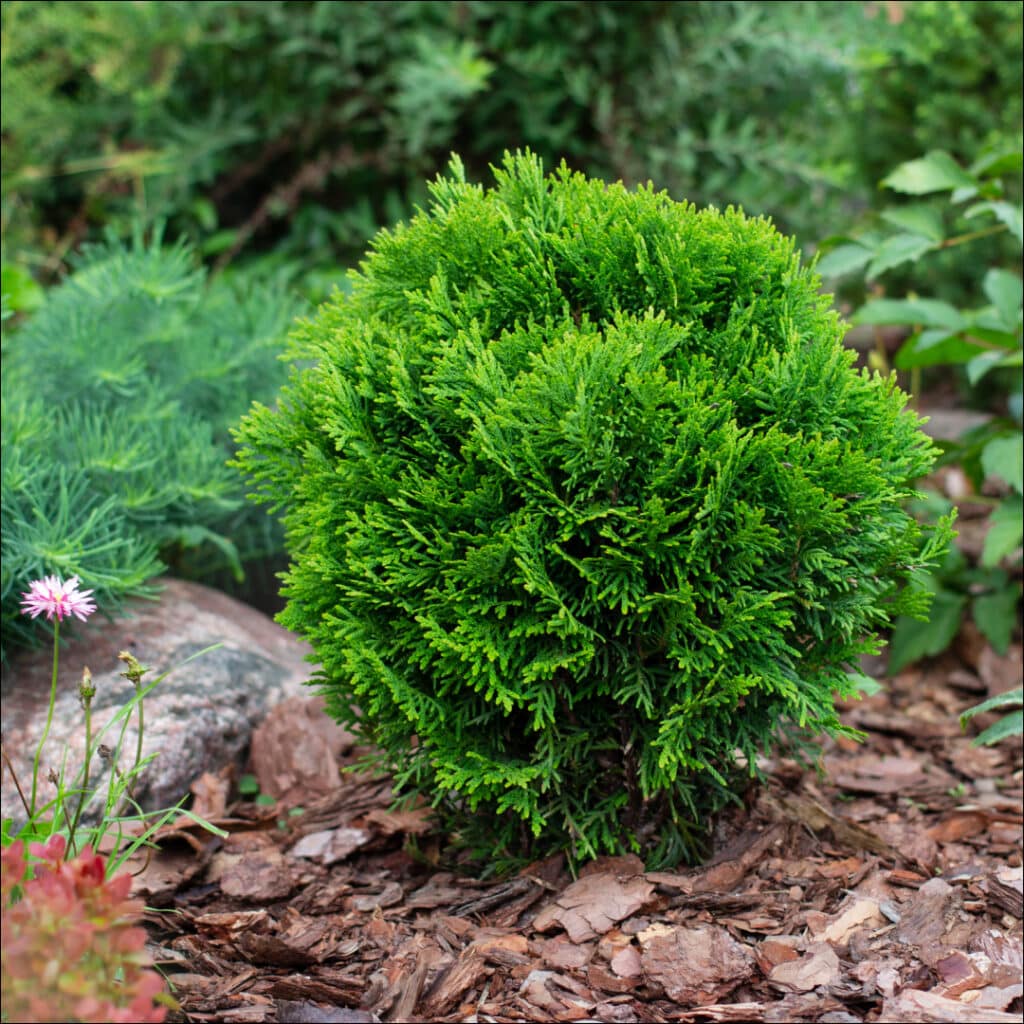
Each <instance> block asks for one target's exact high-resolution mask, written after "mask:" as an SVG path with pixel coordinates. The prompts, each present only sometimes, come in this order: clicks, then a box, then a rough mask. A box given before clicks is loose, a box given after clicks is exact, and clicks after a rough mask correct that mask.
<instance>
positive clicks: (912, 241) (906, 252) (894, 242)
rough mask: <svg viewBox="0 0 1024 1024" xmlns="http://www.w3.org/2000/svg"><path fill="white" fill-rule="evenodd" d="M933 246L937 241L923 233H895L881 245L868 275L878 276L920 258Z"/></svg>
mask: <svg viewBox="0 0 1024 1024" xmlns="http://www.w3.org/2000/svg"><path fill="white" fill-rule="evenodd" d="M933 248H935V243H934V242H933V241H932V240H931V239H929V238H924V237H922V236H921V235H906V234H905V235H893V236H892V237H891V238H887V239H886V240H885V241H884V242H883V243H882V244H881V245H880V246H879V248H878V251H877V252H876V253H875V257H874V259H873V260H872V261H871V265H870V266H869V267H868V277H869V278H874V277H878V275H879V274H882V273H884V272H885V271H886V270H890V269H892V268H893V267H898V266H899V265H900V264H901V263H908V262H910V261H912V260H916V259H920V257H921V256H923V255H924V254H925V253H926V252H928V251H930V250H931V249H933Z"/></svg>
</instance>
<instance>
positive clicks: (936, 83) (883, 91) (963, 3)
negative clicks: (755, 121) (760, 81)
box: [847, 0, 1024, 184]
mask: <svg viewBox="0 0 1024 1024" xmlns="http://www.w3.org/2000/svg"><path fill="white" fill-rule="evenodd" d="M900 8H901V10H900V15H901V20H900V23H899V25H898V26H897V27H896V30H890V31H889V32H888V33H886V50H887V52H886V54H885V57H884V59H883V60H882V61H880V62H879V66H878V67H877V68H876V69H874V71H873V72H872V73H871V74H870V78H868V77H866V76H865V77H864V78H863V79H862V81H861V88H859V89H857V90H856V91H855V93H854V94H853V95H852V96H851V98H850V103H849V105H848V108H847V114H848V117H849V120H850V128H851V133H850V137H851V139H856V140H857V142H858V144H859V147H860V149H859V156H858V158H857V162H858V171H859V175H860V177H861V179H862V180H863V181H864V183H865V184H873V183H874V182H876V181H878V180H879V179H880V178H881V177H882V176H883V175H885V174H886V173H887V172H888V171H889V170H890V169H891V168H892V167H893V166H895V165H896V164H898V163H902V162H904V161H907V160H911V159H913V158H914V157H917V156H919V155H920V154H921V153H924V152H926V151H928V150H930V149H938V148H942V149H945V150H948V151H949V152H950V153H951V154H952V155H953V156H954V157H955V158H956V159H958V160H960V161H962V162H968V161H970V160H972V159H974V157H975V156H976V154H977V153H978V152H979V151H980V150H981V149H983V148H984V147H985V146H988V145H991V144H993V143H997V142H1000V141H1002V140H1004V139H1006V138H1010V139H1014V138H1015V139H1018V140H1019V138H1020V133H1021V117H1022V100H1021V96H1022V92H1021V90H1022V87H1024V82H1022V74H1021V72H1022V57H1021V52H1022V45H1024V39H1022V28H1024V18H1022V16H1021V15H1022V12H1021V5H1020V4H1019V3H1007V2H1006V0H925V2H916V3H905V4H901V5H900Z"/></svg>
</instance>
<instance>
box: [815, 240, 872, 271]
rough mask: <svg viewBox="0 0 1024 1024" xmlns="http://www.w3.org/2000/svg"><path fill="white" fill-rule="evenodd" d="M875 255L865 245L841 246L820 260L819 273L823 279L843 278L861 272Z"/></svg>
mask: <svg viewBox="0 0 1024 1024" xmlns="http://www.w3.org/2000/svg"><path fill="white" fill-rule="evenodd" d="M873 255H874V253H873V251H872V250H871V249H868V248H867V247H865V246H863V245H840V246H839V247H838V248H836V249H833V250H832V251H831V252H830V253H828V254H826V255H825V256H823V257H822V258H821V259H820V260H818V265H817V271H818V273H819V274H821V276H822V277H841V276H842V275H843V274H849V273H851V272H852V271H854V270H860V268H861V267H863V266H865V265H866V264H867V263H868V262H869V261H870V259H871V257H872V256H873Z"/></svg>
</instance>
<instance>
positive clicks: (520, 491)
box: [238, 156, 949, 863]
mask: <svg viewBox="0 0 1024 1024" xmlns="http://www.w3.org/2000/svg"><path fill="white" fill-rule="evenodd" d="M496 177H497V187H496V188H494V189H492V190H488V191H485V190H484V189H482V188H480V187H478V186H474V185H470V184H467V183H466V182H465V180H464V177H463V174H462V167H461V164H460V163H459V162H458V161H457V160H456V161H454V162H453V164H452V176H451V177H448V178H443V179H439V180H438V181H436V182H435V183H434V184H433V185H432V186H431V193H432V196H433V204H432V205H431V207H430V209H429V212H426V213H421V214H418V215H417V216H416V217H415V218H414V219H413V220H412V222H411V223H410V224H408V225H407V226H399V227H398V228H397V229H396V230H395V231H394V232H381V233H380V234H379V235H378V236H377V238H376V240H375V242H374V244H373V246H372V249H371V253H370V255H369V257H368V258H367V259H366V261H365V263H364V264H363V265H362V273H361V274H359V275H355V276H354V277H353V280H352V292H351V295H350V296H349V297H340V296H339V297H338V298H337V299H336V300H334V301H333V302H331V303H328V304H327V305H326V306H325V307H324V308H323V309H322V310H321V311H320V313H319V315H318V316H317V317H316V318H315V319H313V320H312V321H310V322H309V323H307V324H305V325H304V326H303V327H302V328H300V329H299V330H298V331H297V332H296V334H295V336H294V349H293V353H292V354H293V357H294V358H296V359H299V360H307V359H313V360H316V362H315V364H314V365H313V366H310V367H307V368H305V369H296V370H295V372H294V374H293V377H292V381H291V384H290V386H289V387H288V388H287V389H286V390H285V391H284V392H283V394H282V397H281V399H280V402H279V404H278V406H277V408H276V409H270V408H267V407H262V406H258V407H257V408H255V409H254V410H253V412H252V413H251V414H250V415H249V416H248V417H247V419H245V420H244V421H243V424H242V427H241V429H240V431H239V433H238V437H239V440H240V442H241V444H242V448H241V452H240V456H239V461H240V464H241V465H242V466H243V467H244V468H245V469H247V470H248V471H249V472H250V473H252V474H253V476H254V477H255V478H256V479H257V480H258V481H259V484H260V493H261V495H262V496H263V498H264V499H266V500H269V501H271V502H272V503H274V505H275V506H277V507H281V508H283V509H284V516H285V524H286V531H287V538H288V544H289V550H290V553H291V556H292V559H293V561H292V565H291V568H290V570H289V572H288V573H287V576H286V584H285V588H284V593H285V595H286V596H287V598H288V605H287V608H286V610H285V611H284V612H283V613H282V615H281V617H280V621H281V622H283V623H284V624H285V625H287V626H289V627H290V628H292V629H294V630H296V631H297V632H299V633H301V634H302V635H304V636H305V637H306V638H308V639H309V640H310V641H311V643H312V644H313V646H314V648H315V650H316V654H317V657H318V658H319V659H320V662H321V664H322V667H323V669H322V679H321V682H322V687H323V691H324V693H325V694H326V696H327V699H328V703H329V708H330V710H331V712H332V713H333V714H334V715H336V716H337V717H338V718H339V719H341V720H343V721H345V722H347V723H349V724H350V725H352V726H353V727H354V728H356V729H357V730H359V731H360V732H361V733H363V734H364V735H365V736H367V737H368V738H369V739H370V740H372V741H373V742H375V743H377V744H378V745H379V746H380V747H381V748H382V750H383V751H384V757H385V760H386V761H387V762H388V763H389V764H390V765H391V766H392V767H393V768H394V770H395V771H396V773H397V779H398V782H399V783H400V785H401V786H402V787H404V788H405V789H406V790H410V791H415V792H421V793H425V794H428V795H429V796H430V797H431V798H432V799H433V800H434V802H435V803H436V804H437V805H439V806H440V807H441V808H442V810H444V811H449V812H452V814H453V818H454V822H455V824H456V826H457V827H458V828H459V830H460V831H461V833H462V835H463V837H464V838H465V839H466V840H467V841H468V842H471V843H473V844H474V845H475V846H476V847H477V848H478V849H481V850H484V851H486V852H488V853H493V852H494V851H495V850H497V851H498V855H499V857H500V856H503V855H506V854H514V853H524V852H526V851H527V850H528V849H532V850H533V852H538V851H546V850H550V849H567V850H569V851H570V853H571V855H572V856H574V857H577V858H584V857H590V856H594V855H596V854H597V853H598V852H601V851H624V850H631V849H643V850H646V851H647V852H648V853H649V855H650V857H651V861H652V862H655V863H656V862H665V863H667V862H672V861H675V860H678V859H679V858H680V856H682V855H684V854H690V855H692V854H693V852H694V846H695V845H698V843H697V837H698V834H699V832H700V830H701V829H702V827H703V825H704V823H705V820H706V816H707V815H708V814H709V813H711V812H712V811H714V810H716V809H717V808H720V807H721V806H722V805H723V803H724V802H725V801H727V800H728V799H729V798H730V796H731V795H732V794H733V792H734V787H735V786H736V785H737V780H738V779H739V778H740V777H741V776H742V775H743V774H744V773H749V774H753V773H754V771H755V761H756V758H757V757H758V755H759V753H760V752H761V751H763V750H764V749H765V748H766V747H768V746H770V745H771V744H772V743H773V741H774V740H775V739H776V738H777V737H778V736H779V734H780V732H786V731H790V732H792V733H794V734H796V735H798V736H803V737H805V738H806V737H810V736H813V735H814V734H816V733H819V732H822V731H824V732H831V733H835V732H840V731H842V726H841V725H840V722H839V719H838V716H837V714H836V711H835V709H834V706H833V694H834V693H835V692H838V693H840V694H846V695H849V694H851V693H852V692H854V690H855V684H854V683H853V682H852V681H851V679H850V678H849V677H848V675H847V669H848V668H849V667H850V666H851V665H852V664H853V663H855V662H856V660H857V658H858V656H859V655H860V654H861V653H862V652H864V651H870V650H875V649H876V648H877V646H878V640H877V633H878V631H879V630H880V629H882V628H884V627H885V626H886V625H888V623H889V622H890V621H891V619H892V618H893V617H894V616H895V615H898V614H900V613H903V612H906V613H908V614H921V613H923V612H924V611H925V609H926V607H927V597H926V596H922V595H920V594H916V593H913V592H911V591H909V590H908V589H906V588H904V586H903V584H904V582H905V581H906V579H907V577H908V575H909V573H910V572H911V571H912V569H913V568H914V567H915V566H919V565H921V564H922V563H925V562H927V561H929V560H930V559H932V558H933V557H935V556H936V554H937V553H938V552H940V551H941V549H942V548H943V547H944V546H945V545H946V544H947V541H948V536H949V528H948V524H946V523H944V524H942V526H941V527H940V528H939V529H938V530H937V531H936V533H935V535H934V536H933V537H932V538H931V539H930V540H928V541H927V542H924V543H923V538H922V531H921V529H920V528H919V526H918V524H917V523H916V522H915V521H914V520H913V519H912V518H911V517H910V516H908V515H907V514H906V513H905V512H904V511H903V510H902V507H901V503H902V501H903V499H904V498H906V497H907V495H908V494H910V493H911V491H910V483H909V481H911V480H912V479H913V478H914V477H917V476H919V475H921V474H922V473H924V472H925V471H926V469H927V468H928V466H929V465H930V464H931V461H932V458H933V454H934V453H933V451H932V449H931V447H930V444H929V442H928V440H927V439H926V438H925V437H924V435H923V434H921V432H920V431H919V430H918V423H917V419H916V417H915V416H914V415H913V414H912V413H910V412H904V411H902V410H903V405H904V401H905V396H904V395H903V394H902V393H901V392H900V391H899V390H898V389H897V388H896V386H895V384H894V382H893V380H891V379H882V378H879V377H877V376H871V375H868V374H866V373H863V374H861V373H857V372H855V371H854V370H853V369H852V368H851V360H852V358H853V356H852V353H849V352H847V351H846V350H844V349H843V347H842V345H841V336H842V325H841V324H840V322H839V320H838V318H837V316H836V315H835V314H834V313H832V312H830V311H829V309H828V306H827V302H826V300H824V299H823V298H822V297H821V296H819V294H818V291H817V286H818V279H817V278H816V276H815V275H814V274H813V273H812V272H811V271H809V270H808V269H806V268H801V267H800V265H799V261H798V258H797V256H796V255H795V254H794V251H793V245H792V243H791V242H790V241H788V240H786V239H784V238H783V237H782V236H780V235H779V234H778V233H777V232H776V230H775V229H774V228H773V227H772V225H771V224H770V223H769V222H767V221H764V220H749V219H747V218H746V217H744V216H743V214H741V213H739V212H737V211H734V210H732V209H729V210H728V211H726V212H725V213H719V212H718V211H717V210H714V209H710V210H705V211H701V212H698V211H697V210H696V209H695V208H694V207H692V206H689V205H686V204H677V203H674V202H672V201H671V200H670V199H669V198H668V196H667V195H666V194H665V193H656V192H654V191H653V190H652V189H650V188H644V189H640V190H638V191H636V192H630V191H627V190H626V189H625V188H623V187H622V186H621V185H611V186H606V185H605V184H604V183H602V182H600V181H595V180H588V179H586V178H584V177H583V176H581V175H573V174H571V173H570V172H569V171H568V170H567V169H566V168H565V167H564V165H563V167H562V169H561V170H560V171H559V172H558V174H556V175H554V176H551V177H549V178H545V177H544V175H543V171H542V168H541V165H540V162H539V161H538V160H536V159H534V158H532V157H530V156H517V157H515V158H506V162H505V168H504V170H501V171H498V172H496ZM413 737H415V738H413ZM738 755H742V760H743V761H745V765H746V767H745V768H743V767H740V764H739V762H740V760H741V759H740V758H738Z"/></svg>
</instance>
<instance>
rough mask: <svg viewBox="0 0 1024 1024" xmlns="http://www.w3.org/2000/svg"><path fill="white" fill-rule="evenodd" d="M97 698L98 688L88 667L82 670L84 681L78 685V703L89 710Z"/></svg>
mask: <svg viewBox="0 0 1024 1024" xmlns="http://www.w3.org/2000/svg"><path fill="white" fill-rule="evenodd" d="M95 696H96V686H95V684H94V683H93V681H92V673H91V672H90V671H89V666H88V665H87V666H86V667H85V668H83V669H82V681H81V682H80V683H79V684H78V702H79V704H81V705H82V707H83V708H84V709H88V707H89V705H90V704H92V699H93V697H95Z"/></svg>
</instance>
